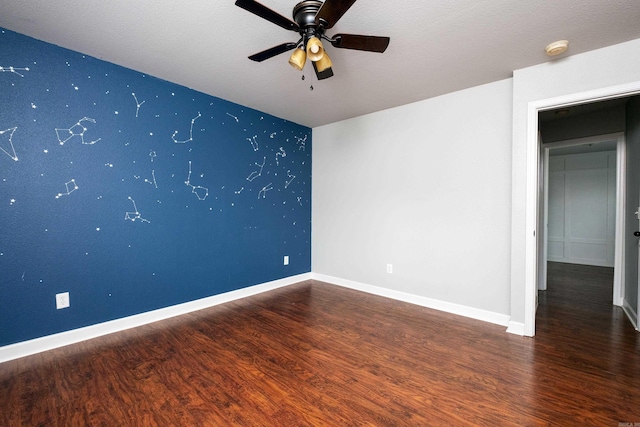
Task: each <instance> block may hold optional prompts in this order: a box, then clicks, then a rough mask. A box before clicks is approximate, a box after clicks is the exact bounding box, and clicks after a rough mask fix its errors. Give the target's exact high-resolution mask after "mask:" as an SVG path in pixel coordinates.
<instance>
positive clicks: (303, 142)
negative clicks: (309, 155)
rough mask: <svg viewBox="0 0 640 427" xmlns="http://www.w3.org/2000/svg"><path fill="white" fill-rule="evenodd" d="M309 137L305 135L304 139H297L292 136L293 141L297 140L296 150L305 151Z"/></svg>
mask: <svg viewBox="0 0 640 427" xmlns="http://www.w3.org/2000/svg"><path fill="white" fill-rule="evenodd" d="M308 136H309V135H305V136H304V138H299V137H297V136H294V138H295V139H297V140H298V144H300V148H298V149H299V150H302V151H305V150H306V148H307V137H308Z"/></svg>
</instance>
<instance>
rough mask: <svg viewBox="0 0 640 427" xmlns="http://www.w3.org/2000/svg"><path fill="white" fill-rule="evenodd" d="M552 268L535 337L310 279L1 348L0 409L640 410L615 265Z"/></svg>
mask: <svg viewBox="0 0 640 427" xmlns="http://www.w3.org/2000/svg"><path fill="white" fill-rule="evenodd" d="M549 271H550V280H549V290H548V291H546V292H544V293H543V294H542V295H541V305H540V307H539V310H538V320H537V335H536V337H535V338H533V339H531V338H524V337H519V336H514V335H511V334H507V333H506V332H505V331H504V327H500V326H496V325H491V324H487V323H484V322H480V321H475V320H470V319H466V318H462V317H457V316H454V315H450V314H446V313H441V312H437V311H433V310H428V309H424V308H421V307H418V306H413V305H410V304H405V303H401V302H397V301H391V300H387V299H384V298H380V297H376V296H372V295H368V294H364V293H360V292H356V291H352V290H348V289H343V288H340V287H337V286H333V285H329V284H325V283H320V282H314V281H309V282H304V283H300V284H297V285H294V286H290V287H287V288H283V289H280V290H277V291H273V292H270V293H267V294H263V295H258V296H255V297H251V298H247V299H245V300H241V301H236V302H232V303H228V304H224V305H221V306H217V307H213V308H210V309H206V310H202V311H199V312H196V313H192V314H188V315H185V316H181V317H180V318H175V319H169V320H167V321H163V322H158V323H155V324H152V325H147V326H144V327H140V328H136V329H133V330H129V331H124V332H121V333H117V334H112V335H109V336H105V337H101V338H97V339H94V340H91V341H87V342H83V343H79V344H75V345H71V346H67V347H64V348H60V349H57V350H52V351H49V352H45V353H41V354H37V355H34V356H29V357H25V358H22V359H18V360H14V361H10V362H6V363H3V364H0V425H1V426H89V425H91V426H154V425H158V426H286V427H291V426H445V425H446V426H452V425H455V426H462V425H463V426H467V425H486V426H511V425H513V426H537V425H558V426H618V425H619V423H634V422H638V423H640V337H639V335H640V334H638V333H637V332H636V331H634V329H633V327H632V326H631V324H630V323H629V322H628V320H627V319H626V318H625V316H624V314H623V313H622V310H620V309H619V308H617V307H613V306H612V305H611V294H612V289H611V282H612V280H611V278H612V271H611V269H606V268H599V267H584V266H572V265H568V264H550V267H549Z"/></svg>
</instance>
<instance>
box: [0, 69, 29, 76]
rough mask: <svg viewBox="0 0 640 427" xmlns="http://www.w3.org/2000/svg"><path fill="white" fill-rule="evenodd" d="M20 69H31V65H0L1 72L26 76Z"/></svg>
mask: <svg viewBox="0 0 640 427" xmlns="http://www.w3.org/2000/svg"><path fill="white" fill-rule="evenodd" d="M18 71H29V67H26V68H15V67H0V73H13V74H17V75H19V76H20V77H24V75H23V74H21V73H19V72H18Z"/></svg>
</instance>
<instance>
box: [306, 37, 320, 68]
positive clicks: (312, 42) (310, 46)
mask: <svg viewBox="0 0 640 427" xmlns="http://www.w3.org/2000/svg"><path fill="white" fill-rule="evenodd" d="M323 56H324V47H323V46H322V42H321V41H320V39H319V38H317V37H315V36H314V37H311V38H310V39H309V40H308V41H307V57H308V58H309V59H310V60H311V61H313V62H316V61H319V60H321V59H322V57H323Z"/></svg>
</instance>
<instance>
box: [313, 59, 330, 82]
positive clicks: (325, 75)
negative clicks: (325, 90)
mask: <svg viewBox="0 0 640 427" xmlns="http://www.w3.org/2000/svg"><path fill="white" fill-rule="evenodd" d="M311 63H312V64H313V70H314V71H315V72H316V77H317V78H318V80H324V79H328V78H329V77H333V70H332V69H331V67H329V68H327V69H326V70H324V71H318V66H317V65H316V63H315V62H311Z"/></svg>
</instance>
